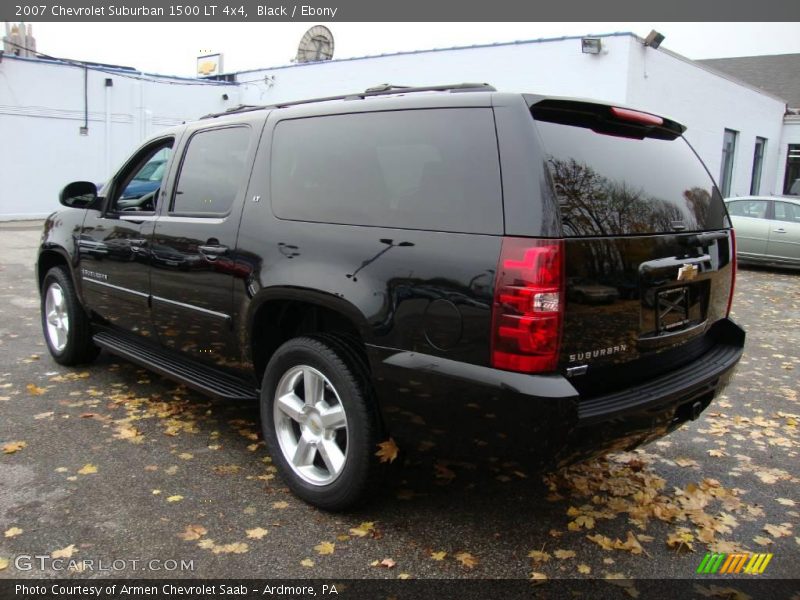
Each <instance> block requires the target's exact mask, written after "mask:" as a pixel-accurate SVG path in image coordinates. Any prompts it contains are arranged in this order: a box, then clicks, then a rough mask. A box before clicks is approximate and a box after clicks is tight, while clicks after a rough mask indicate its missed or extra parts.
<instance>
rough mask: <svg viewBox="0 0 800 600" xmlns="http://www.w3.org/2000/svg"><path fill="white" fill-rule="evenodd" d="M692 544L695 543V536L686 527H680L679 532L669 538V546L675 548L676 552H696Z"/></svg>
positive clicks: (671, 534)
mask: <svg viewBox="0 0 800 600" xmlns="http://www.w3.org/2000/svg"><path fill="white" fill-rule="evenodd" d="M692 542H694V535H692V533H691V532H690V531H689V530H688V529H687V528H686V527H678V529H677V531H675V532H674V533H670V534H669V535H668V536H667V546H669V547H670V548H674V549H675V551H676V552H681V551H682V550H686V551H689V552H694V547H693V546H692Z"/></svg>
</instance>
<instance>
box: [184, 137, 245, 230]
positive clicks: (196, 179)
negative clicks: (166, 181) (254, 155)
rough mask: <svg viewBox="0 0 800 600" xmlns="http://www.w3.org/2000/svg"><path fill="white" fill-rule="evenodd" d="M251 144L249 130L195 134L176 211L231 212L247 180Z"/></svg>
mask: <svg viewBox="0 0 800 600" xmlns="http://www.w3.org/2000/svg"><path fill="white" fill-rule="evenodd" d="M249 142H250V129H249V128H247V127H231V128H227V129H212V130H210V131H201V132H199V133H196V134H194V135H193V136H192V138H191V139H190V140H189V146H188V148H187V150H186V152H185V154H184V157H183V164H182V165H181V172H180V175H179V177H178V185H177V186H176V191H175V199H174V201H173V206H172V212H176V213H184V214H199V215H202V214H225V213H227V212H228V210H229V209H230V207H231V204H233V200H234V198H236V194H237V192H238V191H239V188H240V187H241V185H242V182H243V180H244V175H245V159H246V157H247V148H248V145H249Z"/></svg>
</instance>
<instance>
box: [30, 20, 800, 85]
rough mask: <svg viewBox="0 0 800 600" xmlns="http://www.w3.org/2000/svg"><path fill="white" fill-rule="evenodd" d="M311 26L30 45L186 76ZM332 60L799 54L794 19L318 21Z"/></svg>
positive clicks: (92, 28)
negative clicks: (530, 50)
mask: <svg viewBox="0 0 800 600" xmlns="http://www.w3.org/2000/svg"><path fill="white" fill-rule="evenodd" d="M311 25H312V23H66V22H62V23H34V24H33V34H34V37H35V38H36V44H37V50H38V51H39V52H43V53H45V54H48V55H50V56H55V57H58V58H70V59H74V60H83V61H91V62H102V63H108V64H115V65H123V66H129V67H134V68H136V69H138V70H141V71H145V72H149V73H159V74H165V75H181V76H194V74H195V71H196V64H197V57H198V56H200V55H203V54H214V53H218V52H221V53H222V54H223V56H224V59H223V60H224V64H223V69H224V71H225V72H234V71H243V70H248V69H258V68H264V67H273V66H280V65H286V64H289V63H290V62H291V60H292V59H293V58H294V56H295V54H296V52H297V45H298V43H299V41H300V38H301V37H302V36H303V33H304V32H305V31H306V30H307V29H308V28H309V27H310V26H311ZM325 25H326V26H327V27H328V28H329V29H330V30H331V31H332V33H333V36H334V40H335V50H334V58H335V59H336V58H352V57H357V56H367V55H374V54H384V53H393V52H401V51H410V50H427V49H431V48H446V47H449V46H466V45H471V44H489V43H494V42H509V41H514V40H530V39H537V38H551V37H560V36H572V35H589V34H600V33H613V32H621V31H630V32H633V33H635V34H637V35H639V36H641V37H645V36H646V35H647V34H648V33H649V32H650V30H651V29H656V30H657V31H659V32H661V33H662V34H664V36H665V38H666V39H665V40H664V42H663V43H662V46H663V47H664V48H668V49H669V50H672V51H673V52H677V53H678V54H682V55H684V56H686V57H688V58H692V59H701V58H720V57H727V56H751V55H759V54H784V53H800V23H656V22H652V23H337V22H334V23H326V24H325Z"/></svg>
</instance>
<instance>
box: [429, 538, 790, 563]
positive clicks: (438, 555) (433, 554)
mask: <svg viewBox="0 0 800 600" xmlns="http://www.w3.org/2000/svg"><path fill="white" fill-rule="evenodd" d="M798 543H800V542H798ZM446 556H447V552H445V551H444V550H441V551H439V552H431V558H432V559H433V560H444V559H445V557H446Z"/></svg>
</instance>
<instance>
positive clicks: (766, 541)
mask: <svg viewBox="0 0 800 600" xmlns="http://www.w3.org/2000/svg"><path fill="white" fill-rule="evenodd" d="M753 541H754V542H755V543H756V544H758V545H759V546H769V545H770V544H774V543H775V542H773V541H772V540H771V539H770V538H768V537H765V536H763V535H757V536H755V537H754V538H753Z"/></svg>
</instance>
